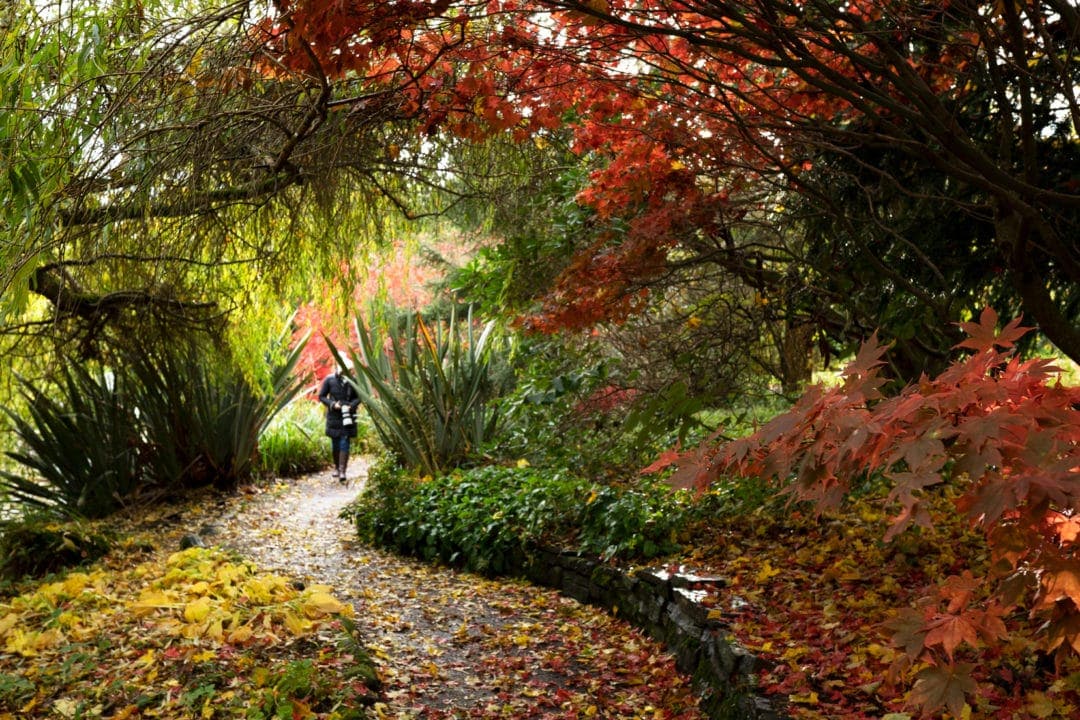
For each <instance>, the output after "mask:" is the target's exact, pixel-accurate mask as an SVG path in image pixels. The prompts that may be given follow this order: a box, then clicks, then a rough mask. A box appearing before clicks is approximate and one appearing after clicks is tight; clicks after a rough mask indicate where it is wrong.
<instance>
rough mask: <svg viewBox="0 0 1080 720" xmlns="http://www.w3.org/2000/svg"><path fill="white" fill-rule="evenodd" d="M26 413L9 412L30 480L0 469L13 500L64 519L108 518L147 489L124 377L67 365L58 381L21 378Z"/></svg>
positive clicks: (15, 453)
mask: <svg viewBox="0 0 1080 720" xmlns="http://www.w3.org/2000/svg"><path fill="white" fill-rule="evenodd" d="M19 385H20V390H21V392H22V395H23V398H24V400H25V403H24V405H25V412H26V415H25V416H23V415H18V414H16V413H15V412H14V411H13V410H11V409H9V408H4V411H5V413H6V414H7V415H8V417H9V418H10V419H11V422H12V425H13V428H14V431H15V434H16V436H17V437H18V439H19V441H20V443H21V446H22V447H21V448H20V449H17V450H11V451H8V452H7V455H8V456H9V457H10V458H12V459H13V460H15V461H16V462H17V463H19V464H21V465H22V466H24V467H25V469H26V470H27V471H29V474H20V473H18V472H13V471H11V470H0V484H2V486H3V487H4V488H5V489H6V490H7V492H8V494H9V497H10V498H11V499H12V500H14V501H16V502H18V503H20V504H23V505H25V506H29V507H31V508H35V509H38V510H47V511H53V512H56V513H58V514H61V515H68V516H82V517H89V518H98V517H104V516H106V515H108V514H109V513H111V512H113V511H115V510H116V508H117V507H118V506H119V505H120V503H121V502H122V500H123V498H126V497H128V496H130V495H131V494H132V493H134V492H135V490H136V489H137V488H138V487H139V486H140V484H141V483H142V478H141V476H140V464H141V462H142V461H143V460H144V448H143V446H142V440H141V437H140V432H139V423H138V420H137V417H136V415H135V412H134V403H133V390H132V387H131V383H130V382H129V381H128V379H127V378H126V377H123V376H114V375H112V374H111V373H109V372H108V371H106V370H104V369H100V368H98V369H90V368H86V367H83V366H81V365H78V364H76V363H69V364H67V365H63V366H61V368H60V370H59V371H58V378H57V382H56V383H52V384H49V385H45V384H43V383H36V384H35V383H31V382H29V381H26V380H23V379H21V378H20V379H19Z"/></svg>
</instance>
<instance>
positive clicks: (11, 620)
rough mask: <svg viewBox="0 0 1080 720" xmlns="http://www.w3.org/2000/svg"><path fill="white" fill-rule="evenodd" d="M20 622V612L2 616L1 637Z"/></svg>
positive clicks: (0, 622) (0, 621)
mask: <svg viewBox="0 0 1080 720" xmlns="http://www.w3.org/2000/svg"><path fill="white" fill-rule="evenodd" d="M17 622H19V613H8V614H7V615H5V616H4V617H2V618H0V638H2V637H4V636H5V635H7V634H8V632H10V631H11V628H13V627H15V624H16V623H17Z"/></svg>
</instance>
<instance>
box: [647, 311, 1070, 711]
mask: <svg viewBox="0 0 1080 720" xmlns="http://www.w3.org/2000/svg"><path fill="white" fill-rule="evenodd" d="M997 321H998V318H997V315H996V313H994V311H993V310H991V309H987V310H985V311H984V312H983V313H982V315H981V317H980V318H979V320H978V322H968V323H963V324H962V329H963V330H964V331H965V332H966V333H967V334H968V339H967V340H965V341H963V342H962V343H960V347H961V348H964V349H967V350H970V351H971V354H970V355H969V356H968V357H967V358H966V359H963V360H961V361H958V362H956V363H955V364H954V365H952V366H951V367H950V368H949V369H948V370H946V371H945V372H943V373H942V374H940V375H939V376H938V377H936V378H932V379H931V378H928V377H925V376H924V377H923V378H922V379H921V380H920V381H919V382H918V383H914V384H912V385H910V386H908V387H907V388H905V389H904V390H903V391H902V392H900V393H898V394H896V395H894V396H891V397H887V398H886V397H884V396H883V395H882V392H881V387H882V385H883V384H884V382H885V380H884V378H882V377H881V376H880V374H879V372H878V370H879V368H880V366H881V365H882V361H881V356H882V354H883V353H884V351H885V348H884V347H882V346H881V345H879V344H878V343H877V341H876V340H873V339H872V340H871V341H869V342H868V343H866V344H865V345H864V346H863V348H862V350H861V351H860V352H859V354H858V356H857V357H856V359H855V360H854V361H853V362H852V363H851V364H850V365H848V367H847V368H846V369H845V370H844V372H843V382H842V383H841V384H840V385H839V386H837V387H833V388H830V389H825V388H822V387H820V386H816V387H814V388H811V390H809V391H808V392H807V393H806V394H805V395H804V396H803V397H802V398H801V399H800V400H799V402H798V403H796V405H795V406H794V407H793V408H792V409H791V410H790V411H789V412H787V413H785V414H783V415H781V416H779V417H777V418H775V419H774V420H773V421H771V422H769V423H767V424H766V425H764V426H763V427H762V428H761V429H759V430H758V431H756V432H755V433H753V434H752V435H750V436H748V437H746V438H742V439H739V440H735V441H732V442H730V443H728V444H726V445H722V446H711V447H703V448H699V449H698V450H695V451H693V452H690V453H679V452H672V453H669V454H668V455H666V456H665V457H664V458H662V459H661V460H660V461H658V464H657V465H654V466H653V467H652V469H655V468H656V467H660V466H667V465H670V464H672V463H674V464H677V465H679V469H678V470H677V472H676V475H675V476H674V477H676V478H677V479H678V480H679V481H682V482H684V483H691V484H697V485H698V486H699V487H706V486H708V485H711V484H713V483H718V482H721V478H722V477H723V476H724V475H727V474H734V475H740V476H750V477H753V476H756V477H763V478H772V479H774V481H775V482H777V483H778V484H779V485H780V487H781V488H782V492H784V493H786V494H787V495H789V496H790V497H791V498H792V499H795V500H799V501H809V502H812V503H814V504H816V505H817V506H818V507H819V508H821V509H833V508H836V507H838V506H839V505H840V504H841V502H842V501H843V500H844V499H845V498H846V497H847V496H848V495H849V494H850V492H851V491H852V488H853V484H854V483H855V482H857V481H859V480H860V479H861V478H865V477H868V476H873V475H880V476H881V477H882V478H884V479H885V480H886V481H887V482H888V485H889V488H890V489H889V492H888V496H887V498H886V503H887V504H888V505H889V506H890V507H893V508H896V514H895V515H894V516H893V517H892V518H891V520H890V523H889V528H888V530H887V532H886V533H885V539H886V540H891V539H895V538H897V537H898V536H899V535H900V533H902V532H903V531H904V530H906V529H907V528H909V527H911V526H912V525H917V526H921V527H924V528H929V527H932V526H933V524H934V522H935V520H934V517H933V514H932V513H931V511H930V508H931V507H932V506H933V502H932V499H933V498H934V497H935V495H934V492H935V490H940V489H942V488H943V487H946V486H948V487H950V488H952V489H954V490H955V492H956V493H957V495H956V498H955V502H954V507H955V510H956V511H958V512H960V513H963V514H964V516H965V517H966V518H967V520H968V521H969V522H970V524H971V525H972V527H974V528H977V529H979V530H980V531H981V532H983V533H984V534H985V536H986V541H987V545H988V547H989V549H990V553H991V564H990V566H989V568H988V570H987V572H986V573H985V575H984V576H981V577H977V576H975V575H973V574H972V573H971V572H970V571H965V572H961V573H958V574H952V575H950V576H948V577H946V578H944V579H942V581H941V582H940V583H939V584H936V585H932V586H930V587H929V588H928V590H927V596H926V598H925V599H924V600H922V601H920V603H919V604H918V606H917V607H915V608H908V609H905V610H903V611H901V612H900V613H899V614H898V616H897V618H896V619H895V620H893V621H891V628H892V629H893V631H894V632H895V638H896V642H897V643H898V644H899V646H901V647H903V648H904V650H905V657H904V658H902V659H901V661H900V663H899V665H900V666H901V667H900V669H903V668H907V667H912V666H913V664H923V665H928V666H926V667H924V669H923V670H921V672H920V673H919V675H918V676H917V681H916V684H915V687H914V691H913V697H914V699H915V700H916V701H918V702H919V703H920V704H921V705H922V706H923V707H924V708H927V709H930V710H933V709H936V708H938V707H941V706H943V705H947V706H949V708H950V710H952V711H953V712H954V714H956V715H959V710H960V707H961V706H962V704H963V698H964V696H965V694H967V693H970V692H972V691H974V690H975V685H974V683H973V681H972V680H971V668H972V665H971V664H970V663H957V662H955V660H956V656H957V654H958V650H959V649H961V648H964V649H969V650H974V649H979V650H980V651H981V650H983V649H985V648H986V647H988V646H989V647H993V646H994V645H995V644H999V643H1001V642H1003V641H1004V639H1005V637H1006V634H1007V622H1012V623H1014V624H1016V623H1019V622H1020V621H1019V620H1018V619H1017V618H1016V617H1015V614H1016V612H1017V611H1018V610H1021V609H1023V610H1026V611H1027V615H1028V620H1029V622H1028V623H1027V624H1026V625H1025V626H1024V627H1023V628H1022V629H1021V630H1022V631H1024V632H1032V631H1031V630H1030V628H1037V630H1036V631H1034V632H1035V635H1036V640H1037V642H1036V647H1037V648H1038V649H1039V650H1041V651H1043V652H1045V653H1048V654H1054V655H1057V656H1058V658H1059V662H1060V661H1062V660H1063V659H1064V658H1065V657H1066V656H1068V655H1071V654H1077V653H1080V555H1078V553H1077V550H1078V545H1077V539H1078V537H1080V518H1078V516H1077V510H1078V509H1080V507H1078V501H1080V389H1078V388H1075V387H1068V386H1065V385H1063V384H1061V383H1060V382H1052V380H1053V379H1054V378H1055V377H1056V375H1057V371H1056V369H1055V368H1054V366H1053V365H1052V364H1051V363H1050V361H1048V360H1044V359H1034V360H1027V361H1022V360H1020V359H1019V358H1017V357H1016V356H1015V355H1014V348H1015V343H1016V341H1017V340H1018V339H1019V338H1020V337H1021V336H1022V335H1023V334H1024V333H1025V332H1027V331H1028V328H1023V327H1020V323H1019V320H1014V321H1012V322H1010V323H1008V324H1007V325H1006V326H1005V327H1004V328H1002V329H1001V330H1000V331H998V330H997ZM985 588H989V590H990V591H989V592H984V591H983V590H984V589H985Z"/></svg>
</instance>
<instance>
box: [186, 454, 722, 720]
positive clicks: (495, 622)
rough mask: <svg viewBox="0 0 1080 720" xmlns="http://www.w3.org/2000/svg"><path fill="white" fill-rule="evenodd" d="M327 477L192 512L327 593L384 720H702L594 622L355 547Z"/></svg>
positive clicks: (611, 628) (505, 586) (662, 667)
mask: <svg viewBox="0 0 1080 720" xmlns="http://www.w3.org/2000/svg"><path fill="white" fill-rule="evenodd" d="M363 471H364V467H363V465H362V464H361V463H359V462H356V463H354V466H353V467H350V475H359V476H360V477H356V478H354V480H353V482H352V484H351V486H350V487H343V486H341V485H340V484H339V483H338V482H337V481H335V480H333V479H332V478H331V477H330V474H329V473H328V472H326V473H319V474H315V475H309V476H306V477H303V478H298V479H295V480H288V481H283V482H282V483H280V484H278V485H276V486H273V487H269V488H265V489H263V490H260V491H257V492H254V493H251V494H243V495H239V496H237V497H236V498H235V499H234V498H230V499H229V501H228V502H227V503H224V504H221V503H218V504H217V505H216V506H215V507H202V508H200V509H198V510H195V511H192V513H193V515H194V516H192V514H188V515H187V517H183V518H181V522H182V523H184V524H185V526H188V527H189V529H193V528H191V526H192V525H193V524H194V523H196V522H198V523H201V524H203V525H208V526H210V527H211V528H212V529H213V530H214V534H213V535H208V536H207V537H206V538H205V539H206V541H207V542H208V543H213V544H216V545H221V546H222V547H226V548H231V549H235V550H237V551H239V552H240V553H242V554H243V555H244V556H246V557H248V558H250V559H251V560H253V561H254V562H255V563H256V564H258V565H259V567H260V568H262V569H264V570H270V571H274V572H277V573H280V574H282V575H287V576H289V577H291V578H294V579H298V580H300V581H303V582H305V583H308V584H324V585H329V586H331V587H332V588H333V591H334V593H335V595H336V596H337V597H338V598H339V599H340V600H342V601H345V602H349V603H351V604H352V605H353V607H354V610H355V614H354V619H355V621H356V624H357V626H358V628H359V629H360V631H361V633H362V634H363V636H364V637H365V639H366V641H367V646H368V649H369V650H370V651H371V652H372V653H373V655H374V656H375V658H376V659H377V661H378V663H379V666H380V673H381V675H382V677H383V680H384V681H385V683H386V689H385V703H384V704H381V705H380V706H378V707H377V710H378V713H379V715H380V716H381V717H392V718H414V717H415V718H496V717H501V718H655V719H656V720H660V719H662V718H675V717H678V718H699V717H701V715H700V714H699V713H698V711H697V709H696V705H697V697H696V695H695V694H694V693H693V691H692V690H691V689H690V687H689V681H688V679H687V678H686V677H685V676H683V675H681V674H679V673H678V672H676V670H675V668H674V662H673V660H672V659H671V657H670V656H669V655H668V653H667V652H666V650H665V649H664V648H663V647H662V646H660V645H659V644H657V643H655V642H653V641H651V640H649V639H648V638H646V637H645V636H644V635H643V634H642V633H640V632H638V631H637V630H636V629H634V628H632V627H631V626H629V625H628V624H626V623H624V622H622V621H620V620H617V619H614V618H612V617H611V616H609V615H608V614H607V613H605V612H603V611H602V610H599V609H596V608H591V607H589V606H585V605H582V604H580V603H578V602H577V601H575V600H573V599H570V598H565V597H562V596H561V595H559V594H558V593H555V592H554V591H550V590H547V589H543V588H538V587H535V586H532V585H529V584H527V583H524V582H517V581H513V580H500V581H492V580H487V579H484V578H482V577H480V576H476V575H472V574H469V573H462V572H458V571H455V570H452V569H448V568H445V567H439V566H432V565H427V564H424V563H420V562H419V561H414V560H410V559H408V558H402V557H399V556H396V555H392V554H390V553H387V552H384V551H381V550H377V549H374V548H371V547H368V546H365V545H363V544H361V543H359V541H358V540H357V539H356V535H355V532H354V531H353V529H352V526H351V525H350V523H349V522H348V521H347V520H343V519H341V518H340V517H339V513H340V511H341V510H342V508H344V507H345V506H346V505H347V504H348V503H349V502H350V501H351V500H352V499H354V498H355V497H356V495H357V494H358V493H359V490H360V485H361V484H362V475H363Z"/></svg>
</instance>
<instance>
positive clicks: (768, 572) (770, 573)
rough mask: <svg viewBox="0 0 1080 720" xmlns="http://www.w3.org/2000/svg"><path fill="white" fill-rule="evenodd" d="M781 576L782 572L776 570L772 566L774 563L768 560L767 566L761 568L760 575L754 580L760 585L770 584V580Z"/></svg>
mask: <svg viewBox="0 0 1080 720" xmlns="http://www.w3.org/2000/svg"><path fill="white" fill-rule="evenodd" d="M779 574H780V570H778V569H776V568H774V567H773V566H772V563H770V562H769V561H768V560H766V561H765V564H764V565H763V566H762V567H761V570H759V571H758V574H757V575H755V576H754V580H755V581H756V582H759V583H763V582H768V581H769V580H770V579H772V578H774V577H776V576H777V575H779Z"/></svg>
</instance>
